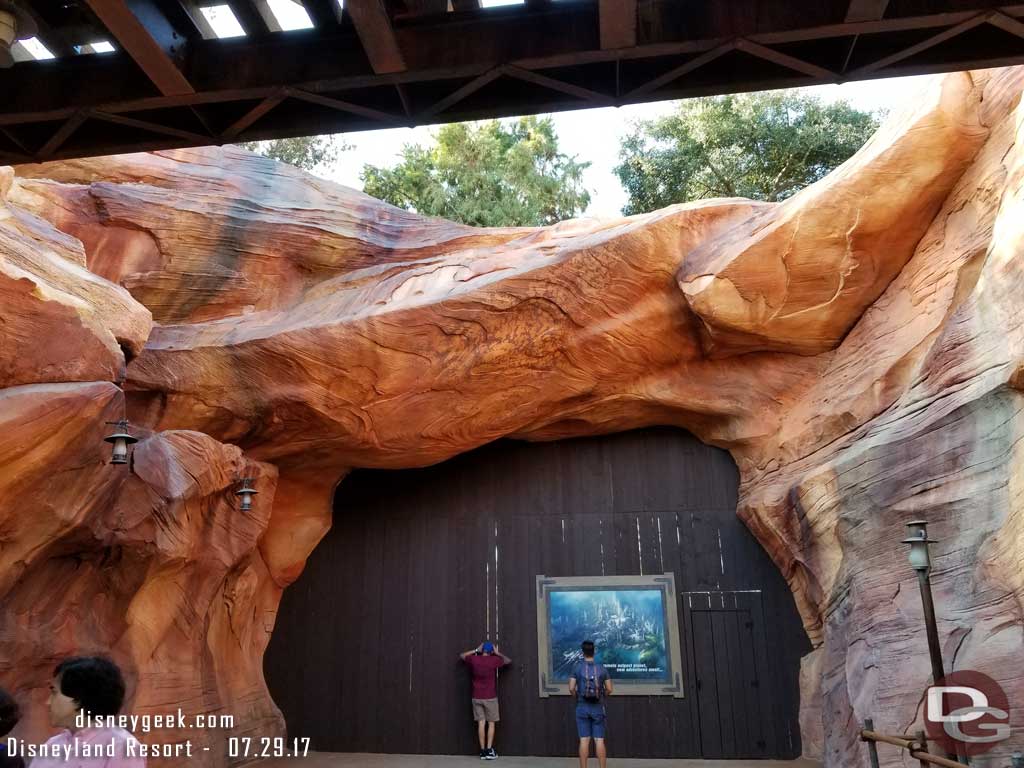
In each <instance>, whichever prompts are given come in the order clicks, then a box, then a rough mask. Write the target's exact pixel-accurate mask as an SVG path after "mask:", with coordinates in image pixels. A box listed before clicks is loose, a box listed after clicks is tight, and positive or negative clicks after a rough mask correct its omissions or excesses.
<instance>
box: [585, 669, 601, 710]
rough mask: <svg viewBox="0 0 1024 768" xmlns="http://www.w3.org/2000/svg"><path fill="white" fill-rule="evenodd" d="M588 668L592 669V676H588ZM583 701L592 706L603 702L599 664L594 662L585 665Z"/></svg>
mask: <svg viewBox="0 0 1024 768" xmlns="http://www.w3.org/2000/svg"><path fill="white" fill-rule="evenodd" d="M587 667H590V671H591V672H592V673H593V674H592V675H589V674H587ZM583 700H584V701H588V702H590V703H591V704H596V703H597V702H599V701H600V700H601V675H600V673H599V672H598V664H597V662H594V661H587V662H584V663H583Z"/></svg>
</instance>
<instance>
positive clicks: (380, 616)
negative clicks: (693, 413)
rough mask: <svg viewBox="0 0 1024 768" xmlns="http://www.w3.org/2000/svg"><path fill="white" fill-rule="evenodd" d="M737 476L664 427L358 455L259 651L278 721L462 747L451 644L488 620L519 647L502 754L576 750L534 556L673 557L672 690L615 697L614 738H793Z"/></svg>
mask: <svg viewBox="0 0 1024 768" xmlns="http://www.w3.org/2000/svg"><path fill="white" fill-rule="evenodd" d="M737 484H738V480H737V472H736V468H735V466H734V464H733V463H732V460H731V458H730V457H729V456H728V454H727V453H725V452H724V451H721V450H718V449H715V448H711V447H708V446H705V445H703V444H701V443H700V442H699V441H698V440H696V438H694V437H692V436H690V435H689V434H687V433H685V432H682V431H679V430H672V429H660V428H659V429H647V430H640V431H635V432H630V433H625V434H620V435H614V436H609V437H599V438H584V439H579V440H569V441H563V442H558V443H541V444H532V443H518V442H514V441H501V442H498V443H495V444H493V445H490V446H487V447H485V448H482V449H480V450H477V451H475V452H473V453H470V454H467V455H464V456H460V457H458V458H456V459H453V460H451V461H448V462H445V463H443V464H440V465H437V466H434V467H428V468H425V469H418V470H404V471H400V472H393V471H376V470H374V471H370V470H365V471H359V472H356V473H354V474H353V475H352V476H350V477H349V478H347V479H346V480H345V481H344V482H343V483H342V485H341V487H340V489H339V492H338V495H337V498H336V501H335V513H334V526H333V528H332V529H331V531H330V532H329V533H328V535H327V536H326V537H325V539H324V541H323V542H322V543H321V544H320V546H319V547H318V548H317V549H316V551H315V552H314V553H313V555H312V557H311V558H310V560H309V563H308V565H307V567H306V570H305V571H304V572H303V574H302V576H301V577H300V578H299V580H298V581H297V582H296V583H295V584H294V585H293V586H291V587H290V588H289V589H288V590H286V592H285V594H284V598H283V600H282V603H281V608H280V613H279V615H278V618H277V624H276V627H275V629H274V633H273V637H272V639H271V643H270V647H269V648H268V651H267V654H266V659H265V671H266V677H267V683H268V685H269V687H270V691H271V694H272V695H273V697H274V700H275V701H276V702H277V704H278V705H279V706H280V708H281V710H282V712H283V713H284V715H285V718H286V720H287V724H288V730H289V735H290V736H300V737H301V736H307V737H309V738H310V739H311V742H312V748H313V749H316V750H321V751H337V752H385V753H420V754H462V753H465V754H475V750H476V746H475V730H474V725H473V723H472V721H471V713H470V703H469V680H468V673H467V671H466V670H465V669H464V668H463V666H464V665H462V664H461V663H460V662H459V661H458V659H457V654H458V653H459V652H461V651H464V650H466V649H469V648H472V647H474V646H476V645H477V643H479V642H481V641H482V640H484V639H485V638H490V639H492V640H494V641H495V642H497V643H498V644H499V645H500V647H501V649H502V650H503V651H504V652H505V653H506V654H508V655H509V656H511V657H512V659H513V662H514V664H513V666H512V667H511V668H509V669H506V670H504V671H503V672H502V674H501V677H500V681H499V700H500V703H501V710H502V711H501V715H502V722H501V725H500V726H499V730H498V738H497V742H496V747H497V749H498V752H499V754H508V755H572V754H574V751H575V744H576V741H575V739H576V736H575V726H574V721H573V704H572V702H571V701H570V700H569V699H568V698H567V697H552V698H548V699H541V698H540V697H539V695H538V686H537V678H538V675H537V635H536V622H537V619H536V602H535V600H536V598H535V577H536V575H537V574H545V575H548V576H570V575H573V576H588V575H602V574H603V575H614V574H650V573H663V572H665V571H674V572H675V578H676V586H677V590H678V591H679V593H680V594H679V621H680V624H681V627H680V638H681V644H682V655H683V660H684V661H683V666H684V675H685V686H686V697H685V698H683V699H672V698H668V697H621V698H618V699H615V698H613V699H612V700H611V701H610V702H609V704H608V717H609V732H608V745H609V752H610V754H611V755H612V756H633V757H646V758H656V757H659V758H660V757H707V758H740V757H778V758H790V757H796V756H798V755H799V754H800V735H799V728H798V724H797V711H798V696H799V694H798V683H797V676H798V671H799V660H800V657H801V656H802V655H803V654H804V653H806V652H807V651H808V650H809V645H808V643H807V639H806V636H805V635H804V633H803V630H802V628H801V626H800V622H799V619H798V616H797V613H796V609H795V607H794V604H793V599H792V596H791V594H790V592H789V589H788V588H787V586H786V584H785V582H784V580H783V579H782V577H781V575H780V574H779V573H778V571H777V570H776V568H775V567H774V565H773V564H772V562H771V561H770V559H769V558H768V556H767V555H766V554H765V552H764V551H763V550H762V549H761V547H760V546H759V545H758V543H757V542H756V540H755V539H754V538H753V536H752V535H751V534H750V532H749V531H748V530H747V529H746V528H745V527H744V526H743V524H742V523H741V522H740V521H739V520H738V519H737V517H736V514H735V508H736V496H737Z"/></svg>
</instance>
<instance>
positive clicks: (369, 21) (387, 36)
mask: <svg viewBox="0 0 1024 768" xmlns="http://www.w3.org/2000/svg"><path fill="white" fill-rule="evenodd" d="M345 10H346V11H348V14H349V16H351V17H352V24H353V25H354V26H355V28H356V34H357V35H359V41H360V42H361V43H362V44H363V50H364V51H366V58H368V59H369V60H370V66H371V67H373V71H374V72H376V73H377V74H378V75H381V74H388V73H391V72H403V71H405V59H404V58H403V57H402V51H401V50H400V49H399V48H398V40H397V39H396V38H395V30H394V29H393V28H392V26H391V19H390V18H389V17H388V12H387V9H386V8H385V7H384V3H383V2H382V0H348V2H347V3H345Z"/></svg>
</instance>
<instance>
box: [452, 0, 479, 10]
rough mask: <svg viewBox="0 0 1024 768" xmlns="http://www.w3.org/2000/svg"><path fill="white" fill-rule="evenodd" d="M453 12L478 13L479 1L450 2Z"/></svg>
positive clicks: (455, 0) (462, 0)
mask: <svg viewBox="0 0 1024 768" xmlns="http://www.w3.org/2000/svg"><path fill="white" fill-rule="evenodd" d="M452 10H453V11H460V12H461V11H478V10H480V0H452Z"/></svg>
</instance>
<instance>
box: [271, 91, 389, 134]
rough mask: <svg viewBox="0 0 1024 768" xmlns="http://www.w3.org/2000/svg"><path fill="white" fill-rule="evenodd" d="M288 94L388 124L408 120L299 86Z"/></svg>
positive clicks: (294, 97)
mask: <svg viewBox="0 0 1024 768" xmlns="http://www.w3.org/2000/svg"><path fill="white" fill-rule="evenodd" d="M287 94H288V96H290V97H291V98H293V99H299V100H300V101H308V102H309V103H310V104H319V105H321V106H323V107H330V108H331V109H336V110H338V111H339V112H348V113H349V114H353V115H359V116H360V117H366V118H369V119H370V120H379V121H380V122H382V123H385V124H386V125H388V126H400V125H405V123H406V122H407V121H406V120H405V119H403V117H402V116H401V115H393V114H390V113H389V112H381V111H380V110H379V109H371V108H370V107H364V106H362V105H361V104H353V103H352V102H350V101H342V100H341V99H332V98H331V97H329V96H321V95H320V94H319V93H310V92H309V91H303V90H301V89H297V88H289V89H288V91H287Z"/></svg>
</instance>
